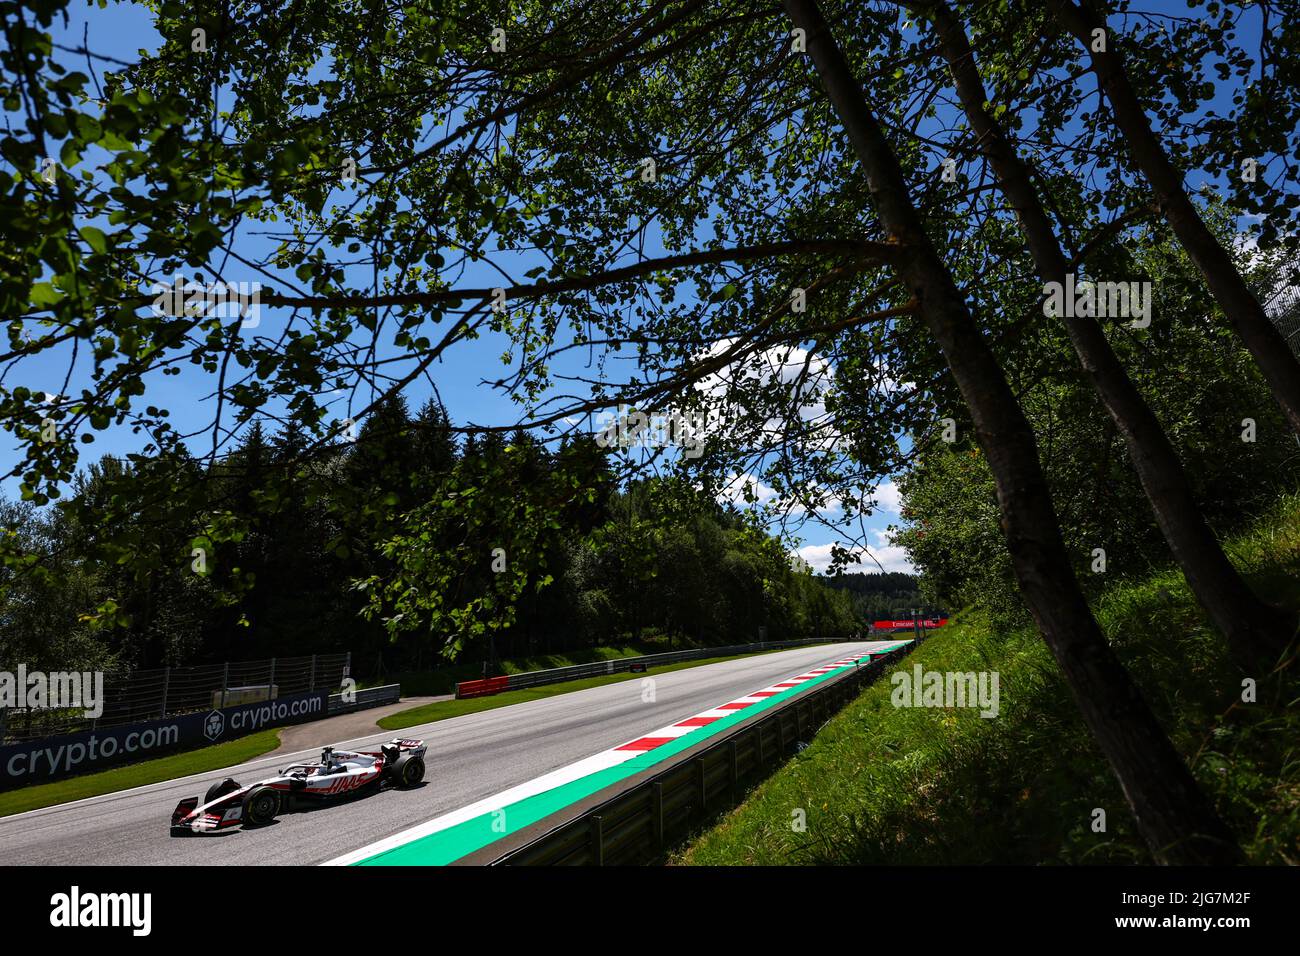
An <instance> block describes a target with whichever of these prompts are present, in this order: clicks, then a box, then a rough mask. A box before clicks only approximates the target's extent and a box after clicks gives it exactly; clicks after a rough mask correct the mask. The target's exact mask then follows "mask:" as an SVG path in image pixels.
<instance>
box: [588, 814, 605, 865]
mask: <svg viewBox="0 0 1300 956" xmlns="http://www.w3.org/2000/svg"><path fill="white" fill-rule="evenodd" d="M590 827H591V830H590V833H591V855H592V857H593V858H594V862H595V865H596V866H604V865H605V834H604V831H603V829H602V827H601V821H600V817H598V816H593V817H592V818H591V822H590Z"/></svg>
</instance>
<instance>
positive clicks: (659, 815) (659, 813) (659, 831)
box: [0, 710, 663, 849]
mask: <svg viewBox="0 0 1300 956" xmlns="http://www.w3.org/2000/svg"><path fill="white" fill-rule="evenodd" d="M3 714H4V711H3V710H0V715H3ZM650 795H651V796H650V801H651V803H650V805H651V808H653V810H651V816H653V817H654V839H655V843H658V844H659V849H663V783H662V782H659V783H655V786H654V788H653V790H651V792H650Z"/></svg>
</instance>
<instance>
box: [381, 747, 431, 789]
mask: <svg viewBox="0 0 1300 956" xmlns="http://www.w3.org/2000/svg"><path fill="white" fill-rule="evenodd" d="M389 772H390V774H391V775H392V780H393V783H395V784H397V786H399V787H414V786H415V785H416V784H417V783H419V782H420V781H421V780H423V779H424V758H422V757H417V756H415V755H414V754H403V755H402V756H400V757H398V758H397V763H395V764H393V769H392V770H391V771H389Z"/></svg>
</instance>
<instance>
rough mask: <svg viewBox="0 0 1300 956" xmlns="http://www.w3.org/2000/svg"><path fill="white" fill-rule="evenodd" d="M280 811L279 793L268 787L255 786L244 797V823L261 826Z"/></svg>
mask: <svg viewBox="0 0 1300 956" xmlns="http://www.w3.org/2000/svg"><path fill="white" fill-rule="evenodd" d="M279 812H280V795H279V794H278V793H276V792H275V791H274V790H273V789H271V788H270V787H255V788H254V789H253V791H252V792H251V793H249V794H248V796H246V797H244V825H245V826H254V827H263V826H266V825H267V824H268V823H270V822H271V821H272V820H274V819H275V818H276V815H277V814H278V813H279Z"/></svg>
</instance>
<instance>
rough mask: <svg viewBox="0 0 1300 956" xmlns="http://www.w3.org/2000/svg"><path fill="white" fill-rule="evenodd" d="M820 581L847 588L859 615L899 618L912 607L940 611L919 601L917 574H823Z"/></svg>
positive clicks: (895, 572) (829, 585)
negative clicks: (824, 575)
mask: <svg viewBox="0 0 1300 956" xmlns="http://www.w3.org/2000/svg"><path fill="white" fill-rule="evenodd" d="M822 580H823V581H824V582H825V583H826V586H827V587H831V588H835V589H836V590H840V591H848V592H849V594H850V595H851V596H852V598H853V609H854V612H855V613H856V614H858V615H859V617H861V618H866V619H870V620H875V619H878V618H893V617H900V616H905V615H910V614H911V612H912V609H913V608H921V609H922V610H923V611H924V613H925V614H927V615H929V614H934V613H938V612H939V611H940V610H941V609H940V608H936V607H931V606H929V605H926V604H925V603H923V602H922V600H921V592H920V588H919V585H918V582H917V577H916V575H913V574H904V573H903V572H901V571H887V572H885V573H883V574H881V573H872V574H862V573H856V574H839V575H833V576H832V575H827V576H826V577H824V578H822Z"/></svg>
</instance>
